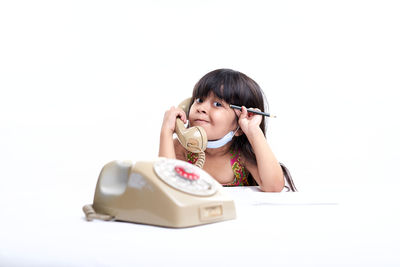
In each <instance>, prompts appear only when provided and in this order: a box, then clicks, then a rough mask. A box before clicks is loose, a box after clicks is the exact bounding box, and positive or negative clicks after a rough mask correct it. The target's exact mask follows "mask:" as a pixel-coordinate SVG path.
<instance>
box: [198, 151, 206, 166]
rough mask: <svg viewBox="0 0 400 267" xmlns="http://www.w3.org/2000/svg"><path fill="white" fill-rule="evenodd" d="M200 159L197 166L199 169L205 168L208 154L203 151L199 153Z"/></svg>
mask: <svg viewBox="0 0 400 267" xmlns="http://www.w3.org/2000/svg"><path fill="white" fill-rule="evenodd" d="M198 155H199V158H198V159H197V161H196V166H197V167H199V168H203V165H204V162H205V161H206V153H204V151H201V152H199V153H198Z"/></svg>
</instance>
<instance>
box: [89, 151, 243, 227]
mask: <svg viewBox="0 0 400 267" xmlns="http://www.w3.org/2000/svg"><path fill="white" fill-rule="evenodd" d="M176 166H179V168H177V167H176ZM182 168H185V169H186V170H188V171H189V172H191V173H193V172H194V173H196V175H198V176H199V177H198V179H196V180H194V179H191V180H188V179H185V178H184V177H180V175H181V169H182ZM176 170H179V172H178V171H176ZM190 177H193V175H192V176H190ZM93 208H94V210H95V212H96V213H99V214H103V215H106V216H110V217H112V218H113V219H114V220H118V221H127V222H134V223H141V224H151V225H158V226H164V227H173V228H181V227H190V226H196V225H202V224H208V223H214V222H219V221H224V220H231V219H235V218H236V210H235V204H234V202H233V200H232V199H230V198H229V196H228V195H227V194H226V192H225V191H224V190H223V187H222V186H221V185H220V184H219V183H218V182H217V181H215V179H213V178H212V177H211V176H210V175H209V174H207V173H206V172H205V171H203V170H202V169H200V168H198V167H196V166H194V165H191V164H189V163H187V162H183V161H180V160H173V159H164V158H159V159H158V160H156V161H154V162H136V163H135V164H133V163H132V162H130V161H112V162H110V163H108V164H106V165H105V166H104V167H103V169H102V171H101V173H100V176H99V179H98V182H97V186H96V191H95V196H94V201H93Z"/></svg>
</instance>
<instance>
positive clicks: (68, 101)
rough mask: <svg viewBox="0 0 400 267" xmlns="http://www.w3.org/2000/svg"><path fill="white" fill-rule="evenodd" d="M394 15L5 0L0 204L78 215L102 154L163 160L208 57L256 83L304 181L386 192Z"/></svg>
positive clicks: (395, 63)
mask: <svg viewBox="0 0 400 267" xmlns="http://www.w3.org/2000/svg"><path fill="white" fill-rule="evenodd" d="M399 14H400V7H399V4H398V2H397V1H249V0H246V1H233V0H229V1H211V0H207V1H178V0H175V1H1V2H0V92H1V94H0V171H1V173H0V200H1V204H0V207H1V209H2V210H3V211H4V213H3V214H2V216H5V217H10V216H12V214H14V213H17V212H26V207H30V208H32V207H35V206H38V205H44V204H46V203H48V202H52V203H57V205H59V207H60V208H62V207H67V206H71V205H76V206H77V211H78V213H77V216H81V214H79V212H80V211H79V209H80V207H79V205H81V204H85V203H89V202H90V201H91V200H92V197H93V192H94V187H95V183H96V181H97V175H98V173H99V171H100V169H101V167H102V166H103V165H104V164H105V163H107V162H109V161H111V160H114V159H131V160H134V161H136V160H147V159H152V158H154V157H156V156H157V153H158V143H159V130H160V126H161V122H162V117H163V115H164V111H165V110H166V109H168V108H169V107H170V106H172V105H176V104H178V103H179V102H180V101H181V100H182V99H184V98H186V97H188V96H190V94H191V91H192V89H193V86H194V84H195V83H196V82H197V81H198V80H199V79H200V78H201V77H202V76H203V75H204V74H206V73H207V72H209V71H211V70H214V69H217V68H232V69H235V70H239V71H241V72H243V73H245V74H247V75H248V76H250V77H251V78H253V79H254V80H255V81H257V82H258V83H259V84H260V86H261V87H262V88H263V90H264V91H265V93H266V95H267V98H268V100H269V103H270V111H271V112H272V113H274V114H276V115H277V116H278V118H276V119H273V120H271V121H270V122H271V123H270V127H269V132H268V134H267V136H268V140H269V143H270V145H271V147H272V149H273V151H274V152H275V154H276V156H277V158H278V159H279V160H280V161H282V162H283V163H285V164H286V165H287V166H288V167H289V169H290V170H291V172H292V175H293V178H294V180H295V182H296V184H297V187H298V189H299V190H302V191H321V192H322V191H330V192H336V193H337V194H338V195H340V194H342V193H343V192H350V193H351V194H354V197H357V194H358V193H360V192H364V193H371V197H373V198H376V199H379V198H380V197H382V196H384V195H385V194H394V192H395V190H396V189H397V188H398V187H399V186H400V183H399V181H398V180H399V178H400V177H399V174H398V168H397V166H396V164H397V162H398V159H399V149H400V142H399V141H398V137H399V136H400V127H399V120H398V118H397V116H398V114H399V111H400V110H399V107H398V101H399V100H398V93H397V91H398V90H399V89H400V78H399V74H400V52H399V51H400V49H399V47H400V16H399ZM392 189H393V192H392ZM21 210H22V211H21ZM49 212H50V211H49ZM78 214H79V215H78Z"/></svg>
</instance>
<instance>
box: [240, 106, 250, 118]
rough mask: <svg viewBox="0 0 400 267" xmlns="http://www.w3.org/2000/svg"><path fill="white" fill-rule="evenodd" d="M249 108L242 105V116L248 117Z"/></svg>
mask: <svg viewBox="0 0 400 267" xmlns="http://www.w3.org/2000/svg"><path fill="white" fill-rule="evenodd" d="M247 114H248V112H247V108H246V107H245V106H242V114H240V117H241V118H246V117H247Z"/></svg>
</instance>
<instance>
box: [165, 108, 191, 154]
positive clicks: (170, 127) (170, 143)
mask: <svg viewBox="0 0 400 267" xmlns="http://www.w3.org/2000/svg"><path fill="white" fill-rule="evenodd" d="M178 117H180V118H182V120H183V122H184V123H186V114H185V112H184V111H183V110H182V109H180V108H175V107H171V108H170V109H169V110H167V111H166V112H165V114H164V119H163V124H162V126H161V133H160V147H159V150H158V156H159V157H166V158H172V159H174V158H176V153H175V147H176V144H174V143H176V142H174V140H173V134H174V132H175V122H176V120H177V119H179V118H178Z"/></svg>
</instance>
